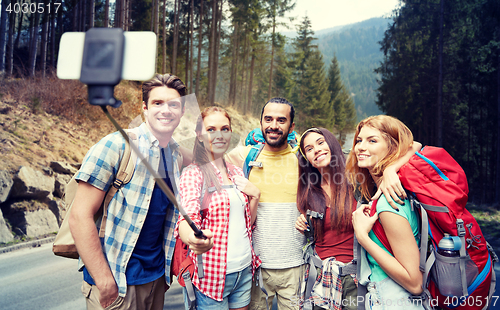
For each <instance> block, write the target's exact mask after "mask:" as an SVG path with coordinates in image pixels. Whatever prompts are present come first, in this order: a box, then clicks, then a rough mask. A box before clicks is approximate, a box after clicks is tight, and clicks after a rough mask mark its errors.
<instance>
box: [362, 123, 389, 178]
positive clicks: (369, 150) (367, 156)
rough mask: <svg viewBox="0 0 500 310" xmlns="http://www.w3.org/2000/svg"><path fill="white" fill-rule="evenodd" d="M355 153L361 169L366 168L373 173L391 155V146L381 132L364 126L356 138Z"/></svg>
mask: <svg viewBox="0 0 500 310" xmlns="http://www.w3.org/2000/svg"><path fill="white" fill-rule="evenodd" d="M354 152H355V154H356V159H357V163H358V166H359V168H366V169H368V171H370V172H371V170H372V168H373V167H375V165H376V164H377V163H378V162H379V161H381V160H382V159H384V158H385V157H386V156H387V154H388V153H389V144H388V143H387V141H386V140H385V139H384V137H383V136H382V133H381V132H380V130H378V129H375V128H373V127H369V126H363V128H361V130H360V131H359V135H358V137H357V138H356V145H355V146H354Z"/></svg>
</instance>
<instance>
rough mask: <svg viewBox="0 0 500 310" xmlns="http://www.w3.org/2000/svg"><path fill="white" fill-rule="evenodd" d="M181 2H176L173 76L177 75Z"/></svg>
mask: <svg viewBox="0 0 500 310" xmlns="http://www.w3.org/2000/svg"><path fill="white" fill-rule="evenodd" d="M178 3H179V0H174V38H173V39H174V42H173V46H172V74H174V75H175V74H177V73H176V72H177V47H178V44H179V9H178Z"/></svg>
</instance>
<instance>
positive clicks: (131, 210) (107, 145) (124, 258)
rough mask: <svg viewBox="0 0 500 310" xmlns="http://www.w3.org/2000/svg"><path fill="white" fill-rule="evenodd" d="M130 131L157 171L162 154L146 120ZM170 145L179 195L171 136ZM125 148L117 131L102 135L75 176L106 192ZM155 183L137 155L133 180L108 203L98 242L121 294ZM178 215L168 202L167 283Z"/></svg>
mask: <svg viewBox="0 0 500 310" xmlns="http://www.w3.org/2000/svg"><path fill="white" fill-rule="evenodd" d="M131 132H133V133H135V134H136V135H137V140H135V141H134V142H135V144H136V145H137V146H138V148H139V151H140V152H141V154H143V156H145V157H146V159H147V160H148V162H149V163H150V164H151V166H152V167H153V169H155V170H156V171H158V166H159V163H160V156H161V155H160V146H159V142H158V140H157V139H156V138H155V137H154V136H153V135H152V134H151V133H150V131H149V129H148V127H147V126H146V124H145V123H143V124H142V125H141V126H139V127H137V128H134V129H132V130H131ZM169 146H170V149H171V150H172V160H173V175H174V180H175V182H172V185H173V187H174V192H175V195H176V196H178V190H177V184H178V183H179V178H180V169H179V163H182V155H180V153H179V145H178V144H177V143H176V142H175V141H174V140H173V139H172V140H171V141H170V143H169ZM124 150H125V140H124V139H123V137H122V136H121V134H120V133H119V132H115V133H112V134H110V135H108V136H106V137H104V138H103V139H102V140H101V141H99V142H98V143H97V144H95V145H94V146H93V147H92V148H91V149H90V150H89V151H88V152H87V155H85V158H84V159H83V163H82V166H81V168H80V170H79V171H78V174H77V176H76V179H77V180H80V181H84V182H87V183H89V184H91V185H93V186H95V187H96V188H98V189H100V190H103V191H107V190H108V189H109V188H110V186H111V185H112V183H113V180H114V176H115V174H116V173H117V171H118V168H119V165H120V160H121V158H122V157H123V152H124ZM162 177H164V176H162ZM174 180H171V181H174ZM154 186H155V180H154V178H153V176H152V175H151V174H150V173H149V172H148V171H147V169H146V167H145V166H144V165H143V164H142V163H141V160H140V159H139V158H138V159H137V164H136V167H135V171H134V175H133V176H132V179H131V180H130V182H129V183H127V184H126V185H125V186H123V187H122V188H121V189H120V190H119V191H118V192H117V193H116V195H115V196H114V197H113V199H112V200H111V202H110V204H109V206H108V218H107V221H106V228H105V236H104V239H102V238H101V244H102V247H103V251H104V255H105V256H106V258H107V260H108V263H109V267H110V269H111V272H112V273H113V276H114V278H115V281H116V284H117V285H118V291H119V295H120V296H122V297H123V296H125V293H126V292H127V280H126V277H125V269H126V267H127V263H128V261H129V259H130V256H131V254H132V251H133V249H134V247H135V244H136V242H137V239H138V238H139V234H140V232H141V228H142V225H143V224H144V221H145V219H146V214H147V212H148V209H149V203H150V201H151V195H152V193H153V189H154ZM177 218H178V211H177V209H175V207H173V205H171V207H170V208H169V209H168V210H167V215H166V219H165V228H164V248H165V281H166V282H167V283H168V284H170V282H171V277H170V264H171V262H172V255H173V251H174V247H175V239H174V238H173V236H174V228H175V224H176V221H177Z"/></svg>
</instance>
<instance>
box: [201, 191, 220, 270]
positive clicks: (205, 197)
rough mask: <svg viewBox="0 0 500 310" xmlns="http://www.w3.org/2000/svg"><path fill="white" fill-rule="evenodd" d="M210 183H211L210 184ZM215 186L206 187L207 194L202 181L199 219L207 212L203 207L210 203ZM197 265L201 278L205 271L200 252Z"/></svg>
mask: <svg viewBox="0 0 500 310" xmlns="http://www.w3.org/2000/svg"><path fill="white" fill-rule="evenodd" d="M210 185H212V184H210ZM215 190H216V188H215V186H209V187H208V195H207V194H206V191H207V190H206V184H205V181H203V185H202V186H201V195H200V214H201V220H202V221H203V219H205V217H206V215H207V213H206V212H205V211H204V209H205V208H207V209H208V204H209V203H210V197H211V196H212V193H213V192H215ZM196 261H197V265H198V278H200V279H203V277H205V272H204V271H203V257H202V254H198V255H197V260H196Z"/></svg>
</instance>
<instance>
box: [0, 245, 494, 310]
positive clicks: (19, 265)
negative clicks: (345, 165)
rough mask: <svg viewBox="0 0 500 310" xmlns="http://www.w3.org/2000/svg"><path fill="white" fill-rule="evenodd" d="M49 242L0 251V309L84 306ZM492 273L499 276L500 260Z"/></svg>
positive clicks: (170, 299) (170, 307)
mask: <svg viewBox="0 0 500 310" xmlns="http://www.w3.org/2000/svg"><path fill="white" fill-rule="evenodd" d="M51 246H52V244H50V243H47V244H43V245H41V246H39V247H36V248H25V249H20V250H17V251H13V252H9V253H3V254H0V309H2V310H10V309H12V310H24V309H26V310H28V309H29V310H36V309H43V310H45V309H50V310H68V309H71V310H85V301H84V298H83V296H82V294H81V293H80V286H81V279H82V275H81V273H79V272H78V271H77V269H78V262H77V261H76V260H73V259H67V258H61V257H57V256H55V255H54V254H52V248H51ZM495 273H496V275H497V278H498V279H499V280H500V264H497V266H496V267H495ZM499 282H500V281H499ZM494 296H495V298H494V299H493V302H494V303H495V304H494V305H493V303H492V307H491V308H490V310H500V298H499V297H498V296H500V283H499V284H498V285H497V290H496V292H495V294H494ZM163 309H165V310H177V309H179V310H182V309H183V299H182V290H181V287H180V286H179V285H178V284H177V283H174V285H172V287H171V288H170V290H168V292H167V293H166V295H165V306H164V307H163Z"/></svg>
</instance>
